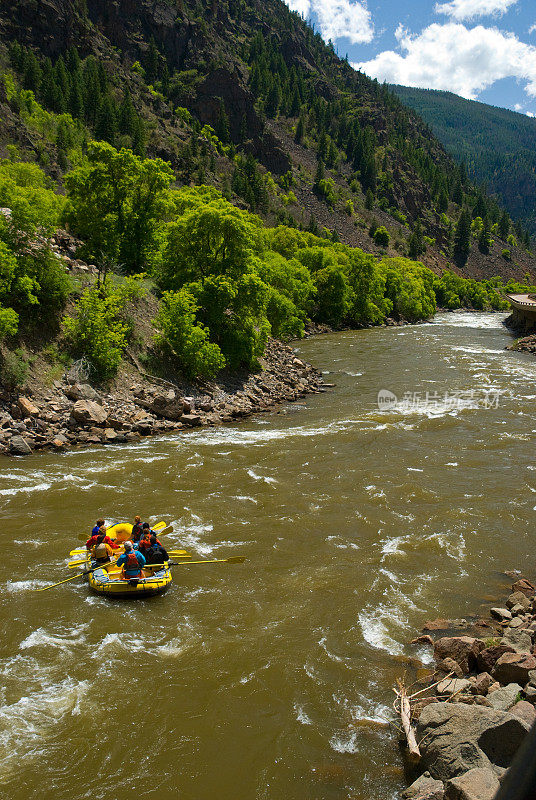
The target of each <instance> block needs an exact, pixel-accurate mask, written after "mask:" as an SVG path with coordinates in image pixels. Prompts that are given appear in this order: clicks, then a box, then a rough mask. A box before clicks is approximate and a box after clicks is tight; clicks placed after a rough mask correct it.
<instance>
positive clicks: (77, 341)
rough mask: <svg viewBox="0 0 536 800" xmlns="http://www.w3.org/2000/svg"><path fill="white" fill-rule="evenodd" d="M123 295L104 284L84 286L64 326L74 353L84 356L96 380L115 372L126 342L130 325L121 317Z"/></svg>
mask: <svg viewBox="0 0 536 800" xmlns="http://www.w3.org/2000/svg"><path fill="white" fill-rule="evenodd" d="M125 302H126V301H125V298H124V296H121V294H120V293H119V292H114V291H110V290H109V289H108V288H107V287H103V288H93V289H86V290H85V292H84V293H83V294H82V296H81V298H80V300H79V301H78V303H77V305H76V316H74V317H65V318H64V320H63V326H64V330H65V334H66V337H67V341H68V344H69V347H70V349H71V352H72V354H73V356H75V357H78V358H80V357H84V358H87V360H88V361H89V363H90V364H91V367H92V369H93V371H94V375H95V377H96V379H97V380H101V381H105V380H109V379H110V378H113V377H114V375H115V374H116V372H117V370H118V368H119V364H120V363H121V356H122V354H123V351H124V349H125V347H126V345H127V336H128V330H129V326H128V324H127V323H125V322H124V321H123V320H122V319H121V313H122V311H123V308H124V305H125Z"/></svg>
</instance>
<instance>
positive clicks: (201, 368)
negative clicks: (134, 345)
mask: <svg viewBox="0 0 536 800" xmlns="http://www.w3.org/2000/svg"><path fill="white" fill-rule="evenodd" d="M197 310H198V306H197V303H196V300H195V298H194V296H193V295H192V294H191V292H189V291H188V290H187V289H181V290H180V291H178V292H164V295H163V297H162V301H161V303H160V308H159V311H158V316H157V317H156V320H155V326H156V327H157V329H158V333H157V335H156V337H155V338H156V343H157V345H158V346H159V347H160V348H161V349H162V350H163V351H164V353H166V354H167V355H168V356H170V357H171V358H172V359H173V360H175V361H176V362H177V364H178V366H179V368H180V369H181V370H182V371H183V372H184V374H185V375H187V376H188V377H190V378H197V377H202V378H212V377H214V375H216V373H217V372H218V371H219V370H220V369H223V367H224V366H225V358H224V357H223V354H222V352H221V350H220V348H219V347H218V345H217V344H214V343H213V342H210V341H209V332H208V330H207V329H206V328H205V327H204V326H203V325H201V324H199V323H198V322H197V320H196V311H197Z"/></svg>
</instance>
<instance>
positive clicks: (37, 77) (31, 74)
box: [22, 50, 43, 94]
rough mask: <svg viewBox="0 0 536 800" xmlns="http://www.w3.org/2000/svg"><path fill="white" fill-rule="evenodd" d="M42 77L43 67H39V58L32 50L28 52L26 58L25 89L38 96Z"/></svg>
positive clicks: (23, 81)
mask: <svg viewBox="0 0 536 800" xmlns="http://www.w3.org/2000/svg"><path fill="white" fill-rule="evenodd" d="M42 77H43V76H42V71H41V67H40V66H39V62H38V60H37V58H36V57H35V55H34V53H33V52H32V51H31V50H27V51H26V56H25V58H24V74H23V78H22V85H23V87H24V88H25V89H30V90H31V91H32V92H34V94H38V93H39V89H40V86H41V80H42Z"/></svg>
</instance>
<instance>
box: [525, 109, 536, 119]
mask: <svg viewBox="0 0 536 800" xmlns="http://www.w3.org/2000/svg"><path fill="white" fill-rule="evenodd" d="M525 116H527V117H531V118H532V119H534V117H536V114H535V113H534V111H527V112H526V115H525Z"/></svg>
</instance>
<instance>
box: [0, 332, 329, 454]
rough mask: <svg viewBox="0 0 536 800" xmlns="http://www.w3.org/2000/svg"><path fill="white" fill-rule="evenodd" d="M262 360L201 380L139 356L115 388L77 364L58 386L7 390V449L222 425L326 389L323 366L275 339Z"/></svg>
mask: <svg viewBox="0 0 536 800" xmlns="http://www.w3.org/2000/svg"><path fill="white" fill-rule="evenodd" d="M260 362H261V370H259V371H258V372H256V373H243V374H240V373H237V374H224V375H223V376H222V377H221V378H220V379H219V380H218V381H215V382H211V383H205V384H203V385H202V386H201V387H200V386H199V385H196V384H187V383H183V384H182V385H178V384H174V383H171V382H169V381H166V380H162V379H160V378H156V377H152V376H150V375H148V374H147V373H144V372H143V371H141V370H140V368H139V365H136V364H135V363H132V364H131V365H130V368H128V366H126V367H125V369H123V370H122V372H121V375H120V378H119V380H116V381H115V382H114V385H113V386H112V387H111V388H110V389H109V390H108V391H103V392H101V391H98V390H97V389H95V388H93V387H92V386H91V385H90V384H89V383H87V381H86V380H85V379H84V376H83V372H82V373H80V371H78V372H77V371H76V370H75V369H72V370H70V371H69V372H67V373H66V374H65V375H64V376H63V378H62V379H61V380H56V381H54V382H53V385H52V386H51V387H42V386H40V385H38V384H37V385H36V384H35V383H34V384H33V385H29V386H26V387H25V388H24V390H23V391H21V392H20V393H15V394H14V393H8V392H4V393H3V394H1V395H0V454H5V455H16V456H21V455H29V454H30V453H32V452H34V451H36V450H47V449H48V450H56V451H62V450H65V449H66V448H69V447H75V446H78V445H101V444H120V443H128V442H136V441H138V440H140V439H141V438H142V437H147V436H154V435H157V434H165V433H171V432H177V431H182V430H188V429H190V428H197V427H201V426H215V425H222V424H224V423H227V422H232V421H233V420H236V419H239V418H243V417H248V416H250V415H252V414H256V413H263V412H268V411H271V410H273V409H274V408H277V406H278V405H280V404H281V403H286V402H293V401H295V400H299V399H301V398H303V397H305V396H306V395H307V394H308V393H318V392H321V391H325V388H323V381H322V377H321V374H320V373H319V372H318V370H316V369H315V368H314V367H313V366H311V365H310V364H306V363H305V362H303V361H302V360H301V359H299V358H297V357H296V355H295V353H294V351H293V349H292V348H291V347H289V346H288V345H285V344H282V343H281V342H279V341H277V340H275V339H271V340H269V342H268V344H267V347H266V350H265V353H264V356H263V357H262V359H261V360H260Z"/></svg>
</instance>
